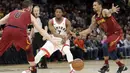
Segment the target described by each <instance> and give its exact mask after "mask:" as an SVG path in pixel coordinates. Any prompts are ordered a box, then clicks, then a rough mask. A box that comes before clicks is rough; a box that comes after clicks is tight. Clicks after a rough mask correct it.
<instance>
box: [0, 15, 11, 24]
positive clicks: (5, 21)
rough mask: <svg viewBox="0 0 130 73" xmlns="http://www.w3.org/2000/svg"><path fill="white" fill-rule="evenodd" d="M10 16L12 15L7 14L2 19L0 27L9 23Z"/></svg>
mask: <svg viewBox="0 0 130 73" xmlns="http://www.w3.org/2000/svg"><path fill="white" fill-rule="evenodd" d="M9 15H10V14H7V15H6V16H4V17H3V18H2V19H0V25H2V24H6V23H7V20H8V18H9Z"/></svg>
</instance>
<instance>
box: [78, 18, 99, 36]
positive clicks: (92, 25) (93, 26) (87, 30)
mask: <svg viewBox="0 0 130 73" xmlns="http://www.w3.org/2000/svg"><path fill="white" fill-rule="evenodd" d="M96 25H97V24H96V20H95V15H94V16H93V17H92V19H91V24H90V26H89V28H88V29H86V30H83V31H82V32H79V34H80V35H87V34H89V33H91V32H92V30H93V29H94V28H96Z"/></svg>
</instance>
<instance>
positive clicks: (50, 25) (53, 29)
mask: <svg viewBox="0 0 130 73" xmlns="http://www.w3.org/2000/svg"><path fill="white" fill-rule="evenodd" d="M48 26H49V29H50V31H51V33H52V34H53V35H54V36H55V37H60V38H62V35H60V34H58V33H56V30H55V28H54V26H53V24H52V19H51V20H49V22H48Z"/></svg>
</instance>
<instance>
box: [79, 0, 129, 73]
mask: <svg viewBox="0 0 130 73" xmlns="http://www.w3.org/2000/svg"><path fill="white" fill-rule="evenodd" d="M93 9H94V11H95V12H96V14H95V15H94V16H93V17H92V20H91V25H90V26H89V28H88V29H86V30H84V31H82V32H80V35H84V34H89V33H91V32H92V30H93V29H94V28H95V27H96V26H99V28H102V29H103V30H104V32H105V33H106V35H107V39H106V41H105V43H104V44H103V46H102V47H103V55H104V60H105V63H104V66H103V67H102V68H101V69H100V70H99V72H101V73H105V72H106V71H109V62H108V59H109V56H110V57H111V59H113V60H114V61H115V62H116V64H117V65H118V66H119V68H118V70H117V73H121V72H122V71H125V70H127V67H126V66H125V64H124V63H122V62H121V61H120V60H119V59H118V57H117V55H116V45H117V42H119V40H120V39H121V38H122V37H123V31H122V29H121V27H120V25H119V24H118V22H117V21H116V20H115V18H114V17H113V16H112V13H113V12H117V11H118V7H114V4H113V5H112V9H109V10H108V9H103V8H102V2H101V1H100V0H96V1H94V3H93Z"/></svg>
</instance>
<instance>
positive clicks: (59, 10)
mask: <svg viewBox="0 0 130 73" xmlns="http://www.w3.org/2000/svg"><path fill="white" fill-rule="evenodd" d="M62 15H63V12H62V10H61V9H56V11H55V16H56V18H61V17H62Z"/></svg>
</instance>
